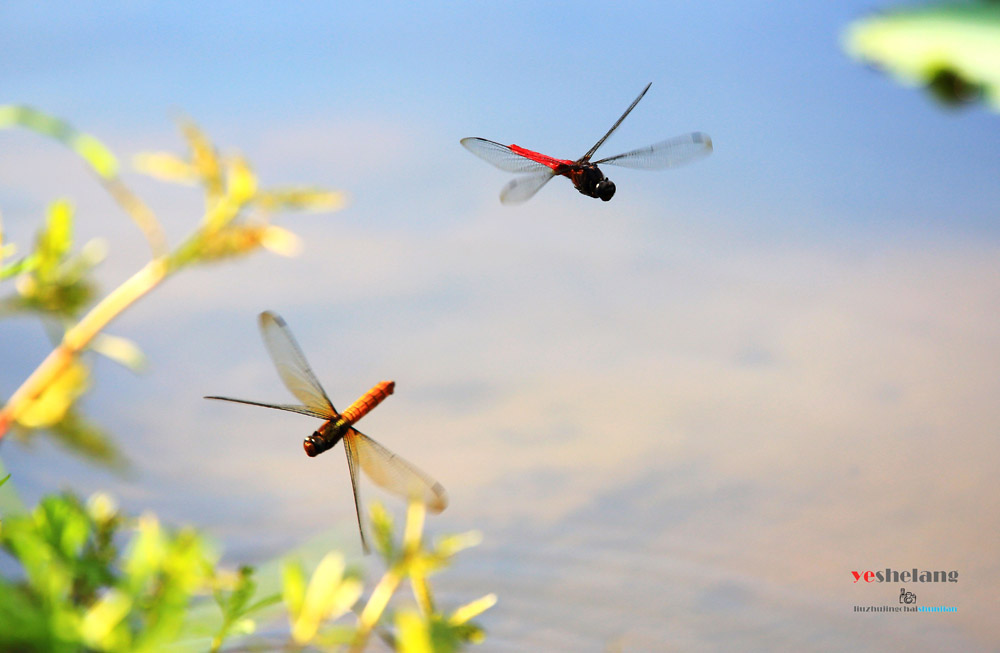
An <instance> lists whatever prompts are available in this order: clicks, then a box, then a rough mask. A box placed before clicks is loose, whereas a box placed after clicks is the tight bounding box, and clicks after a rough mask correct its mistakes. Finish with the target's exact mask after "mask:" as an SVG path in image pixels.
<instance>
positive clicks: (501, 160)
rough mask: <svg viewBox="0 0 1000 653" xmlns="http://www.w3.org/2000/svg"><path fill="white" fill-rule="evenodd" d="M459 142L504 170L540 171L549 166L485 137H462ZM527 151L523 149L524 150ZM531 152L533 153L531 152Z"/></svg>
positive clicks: (517, 171)
mask: <svg viewBox="0 0 1000 653" xmlns="http://www.w3.org/2000/svg"><path fill="white" fill-rule="evenodd" d="M461 143H462V145H463V146H464V147H465V149H467V150H469V151H470V152H472V153H473V154H475V155H476V156H478V157H479V158H480V159H482V160H483V161H486V162H488V163H492V164H493V165H495V166H496V167H498V168H500V169H501V170H504V171H506V172H515V173H520V172H542V171H544V170H548V169H549V166H547V165H545V164H544V163H541V162H539V161H535V160H532V159H530V158H528V157H526V156H524V155H523V154H518V153H517V152H515V151H514V150H512V149H511V148H509V147H508V146H506V145H501V144H500V143H495V142H493V141H488V140H486V139H485V138H463V139H462V140H461ZM528 151H529V150H525V152H528ZM532 154H534V153H533V152H532ZM539 156H544V155H539ZM546 158H548V157H546ZM553 160H555V159H553Z"/></svg>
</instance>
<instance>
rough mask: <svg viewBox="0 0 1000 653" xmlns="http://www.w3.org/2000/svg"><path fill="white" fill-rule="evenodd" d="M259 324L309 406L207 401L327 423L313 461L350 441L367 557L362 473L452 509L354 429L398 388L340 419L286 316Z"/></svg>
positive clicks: (310, 445)
mask: <svg viewBox="0 0 1000 653" xmlns="http://www.w3.org/2000/svg"><path fill="white" fill-rule="evenodd" d="M259 322H260V332H261V334H262V335H263V336H264V344H265V345H266V346H267V351H268V353H269V354H270V355H271V360H272V361H274V366H275V367H276V368H277V370H278V375H279V376H280V377H281V381H282V382H283V383H284V384H285V387H286V388H288V389H289V390H290V391H291V392H292V394H293V395H295V396H296V397H297V398H298V399H299V401H301V402H302V403H303V404H304V405H301V406H299V405H288V404H267V403H263V402H260V401H249V400H246V399H232V398H230V397H205V399H219V400H221V401H233V402H236V403H240V404H249V405H251V406H263V407H264V408H276V409H278V410H287V411H290V412H293V413H300V414H302V415H309V416H310V417H316V418H319V419H322V420H326V421H325V422H324V423H323V425H322V426H320V427H319V428H318V429H316V431H315V432H314V433H313V434H312V435H310V436H309V437H307V438H306V439H305V441H304V442H303V443H302V446H303V448H305V450H306V454H308V455H309V456H310V457H312V456H318V455H319V454H321V453H323V452H324V451H326V450H328V449H332V448H333V447H334V446H336V444H337V443H338V442H340V441H341V440H343V441H344V450H345V451H346V452H347V468H348V469H349V470H350V472H351V486H352V488H353V489H354V509H355V511H356V512H357V514H358V530H359V531H360V532H361V546H362V547H363V548H364V550H365V553H368V552H369V549H368V542H367V541H366V540H365V529H364V526H362V524H361V503H360V500H359V498H358V471H357V470H358V468H359V467H360V468H361V469H363V470H364V471H365V473H366V474H367V475H368V477H369V478H370V479H371V480H372V481H374V482H375V484H376V485H379V486H381V487H383V488H385V489H386V490H388V491H390V492H393V493H395V494H398V495H401V496H404V497H406V498H415V499H419V500H421V501H423V502H424V504H426V505H427V508H428V510H430V511H431V512H434V513H439V512H441V511H442V510H444V509H445V507H446V506H447V505H448V495H447V494H446V493H445V491H444V488H443V487H441V484H440V483H438V482H437V481H435V480H434V479H432V478H431V477H430V476H428V475H427V474H425V473H423V472H422V471H420V470H419V469H417V468H416V467H414V466H413V465H411V464H410V463H408V462H406V461H405V460H403V459H402V458H400V457H399V456H397V455H396V454H394V453H392V452H391V451H389V450H388V449H386V448H385V447H383V446H382V445H380V444H379V443H378V442H375V441H374V440H372V439H371V438H369V437H368V436H367V435H365V434H364V433H361V432H360V431H358V430H357V429H355V428H354V424H355V423H357V421H358V420H360V419H361V418H362V417H364V416H365V415H367V414H368V413H369V411H371V410H372V409H373V408H375V406H378V405H379V404H380V403H381V402H382V400H383V399H385V398H386V397H388V396H389V395H391V394H392V391H393V389H394V388H395V386H396V384H395V382H393V381H382V382H381V383H378V384H376V385H375V386H374V387H373V388H372V389H371V390H369V391H368V392H366V393H365V394H364V395H363V396H362V397H361V398H360V399H358V400H357V401H355V402H354V403H353V404H351V405H350V406H349V407H348V408H347V410H345V411H344V412H343V413H337V410H336V409H335V408H334V407H333V403H332V402H331V401H330V398H329V397H327V396H326V391H324V390H323V386H321V385H320V384H319V381H318V380H317V379H316V375H315V374H313V371H312V370H311V369H310V368H309V363H307V362H306V357H305V355H304V354H303V353H302V349H300V348H299V346H298V344H297V343H296V342H295V338H293V337H292V332H291V330H290V329H289V328H288V325H287V324H285V321H284V320H283V319H281V316H279V315H277V314H276V313H272V312H270V311H265V312H263V313H261V314H260V320H259Z"/></svg>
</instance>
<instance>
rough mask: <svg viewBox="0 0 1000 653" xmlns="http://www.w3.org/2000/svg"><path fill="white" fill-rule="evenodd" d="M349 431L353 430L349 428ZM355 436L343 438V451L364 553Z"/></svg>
mask: <svg viewBox="0 0 1000 653" xmlns="http://www.w3.org/2000/svg"><path fill="white" fill-rule="evenodd" d="M350 432H354V429H351V431H349V433H350ZM356 441H357V440H356V438H353V437H345V438H344V451H346V452H347V468H348V469H349V470H351V489H352V490H354V512H356V513H357V515H358V532H359V533H361V548H362V549H364V551H365V554H366V555H367V554H368V553H370V552H371V550H370V549H369V548H368V541H367V540H366V539H365V527H364V526H363V525H362V523H361V498H360V497H359V496H358V465H359V464H360V463H359V461H358V451H357V449H356V448H355V446H354V444H355V442H356Z"/></svg>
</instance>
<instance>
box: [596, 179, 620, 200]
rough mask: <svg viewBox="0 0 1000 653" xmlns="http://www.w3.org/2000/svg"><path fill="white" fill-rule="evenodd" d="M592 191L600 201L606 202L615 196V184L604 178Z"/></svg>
mask: <svg viewBox="0 0 1000 653" xmlns="http://www.w3.org/2000/svg"><path fill="white" fill-rule="evenodd" d="M594 190H595V193H596V196H597V197H600V198H601V200H602V201H604V202H607V201H608V200H609V199H611V198H612V197H614V196H615V182H613V181H611V180H610V179H608V178H607V177H605V178H604V179H602V180H601V181H599V182H597V188H595V189H594Z"/></svg>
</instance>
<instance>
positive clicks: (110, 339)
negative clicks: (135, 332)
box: [90, 333, 147, 372]
mask: <svg viewBox="0 0 1000 653" xmlns="http://www.w3.org/2000/svg"><path fill="white" fill-rule="evenodd" d="M90 348H91V349H93V350H94V351H96V352H97V353H99V354H101V355H102V356H105V357H106V358H110V359H111V360H113V361H115V362H116V363H118V364H120V365H123V366H125V367H127V368H128V369H130V370H132V371H133V372H141V371H142V370H145V369H146V363H147V360H146V355H145V354H143V353H142V350H141V349H139V346H138V345H136V344H135V343H134V342H132V341H131V340H129V339H128V338H122V337H120V336H112V335H109V334H107V333H98V334H97V335H96V336H94V339H93V340H91V342H90Z"/></svg>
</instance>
